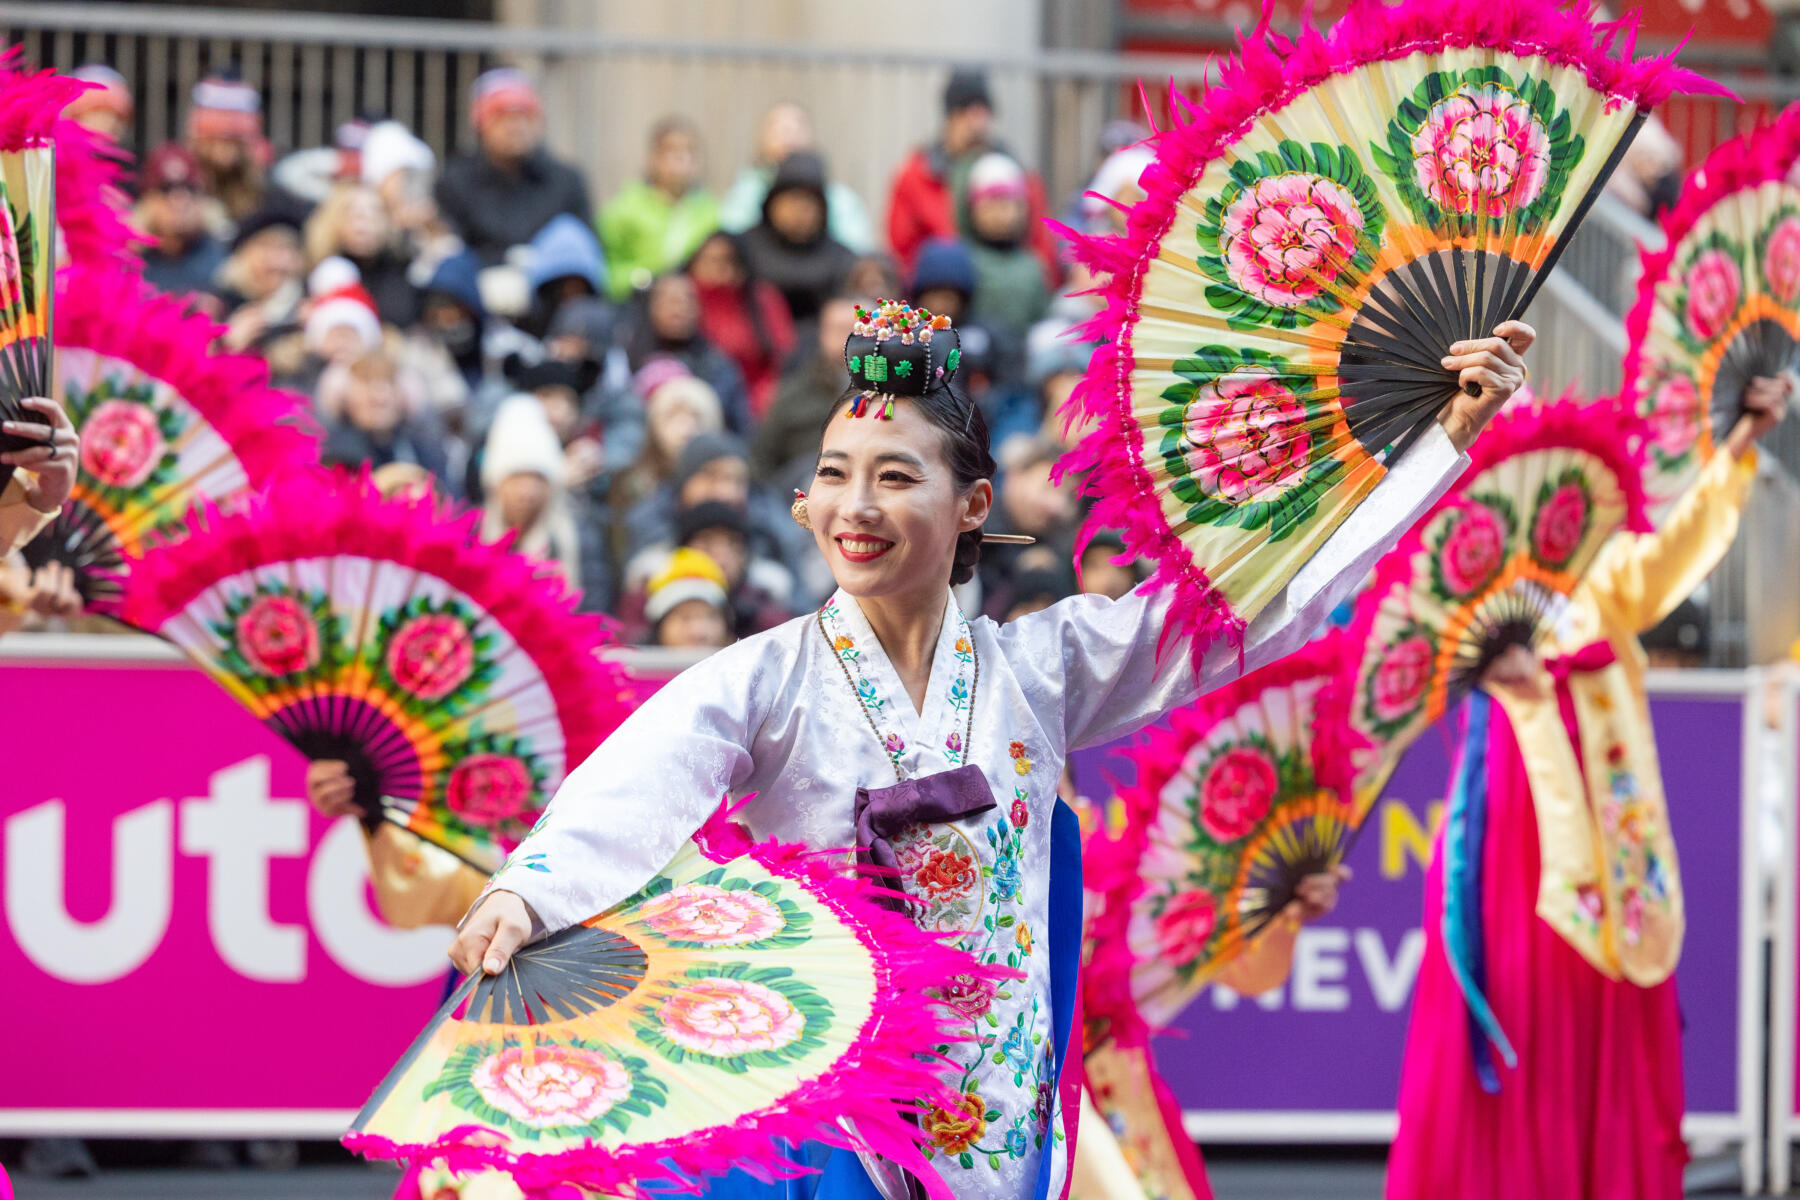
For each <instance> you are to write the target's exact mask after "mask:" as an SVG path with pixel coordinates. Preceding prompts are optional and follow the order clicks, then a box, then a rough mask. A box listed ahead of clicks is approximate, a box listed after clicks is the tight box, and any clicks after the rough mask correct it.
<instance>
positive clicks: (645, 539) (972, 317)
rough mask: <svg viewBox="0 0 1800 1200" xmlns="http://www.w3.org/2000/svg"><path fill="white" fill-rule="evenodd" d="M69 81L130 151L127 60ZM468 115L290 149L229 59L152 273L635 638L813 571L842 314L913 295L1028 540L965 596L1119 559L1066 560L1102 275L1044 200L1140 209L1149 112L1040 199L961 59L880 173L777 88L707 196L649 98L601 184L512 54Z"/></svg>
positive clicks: (683, 633)
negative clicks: (941, 321)
mask: <svg viewBox="0 0 1800 1200" xmlns="http://www.w3.org/2000/svg"><path fill="white" fill-rule="evenodd" d="M77 74H79V75H81V76H82V77H84V78H86V79H88V80H89V81H91V82H94V83H98V84H101V85H102V86H101V87H99V88H96V89H94V90H91V91H89V92H88V93H86V94H85V95H84V96H83V97H82V98H81V100H80V101H79V102H78V103H77V104H76V105H75V106H74V108H73V110H72V112H71V115H73V116H74V117H75V118H76V119H78V120H80V121H81V122H83V123H84V124H87V125H89V126H91V127H94V128H97V129H101V130H103V131H104V132H106V133H108V134H110V135H111V136H112V137H113V138H114V139H115V140H117V141H119V142H120V143H121V144H129V143H130V142H131V141H132V137H131V134H132V132H133V131H132V121H133V108H132V97H131V92H130V90H129V88H128V87H127V85H126V81H125V80H123V79H122V78H121V77H120V76H119V75H118V74H117V73H115V72H113V71H112V70H111V69H109V68H107V67H104V66H98V65H95V66H88V67H85V68H82V69H81V70H80V71H78V72H77ZM468 119H469V122H470V124H471V126H472V128H473V131H474V133H475V142H476V149H475V151H474V152H473V153H472V154H469V155H466V156H461V157H457V158H454V159H452V160H450V161H448V162H439V161H438V159H437V157H436V155H434V153H433V152H432V150H431V149H430V148H429V147H428V146H427V145H426V144H425V143H424V142H423V141H421V140H420V139H419V138H418V137H417V136H415V135H414V134H413V132H412V131H411V130H409V129H407V128H406V127H405V126H404V125H402V124H401V123H399V122H396V121H392V120H384V119H378V118H373V117H371V118H370V119H366V120H363V119H359V120H354V121H350V122H347V123H346V124H344V125H342V126H340V127H339V128H338V129H337V130H336V131H335V134H334V138H333V143H332V144H331V145H329V146H320V147H301V148H294V149H287V150H286V152H278V151H277V149H276V148H275V147H272V146H271V145H270V144H269V142H268V140H267V139H266V137H265V132H264V122H263V115H262V111H261V98H260V96H259V94H258V92H257V91H256V90H255V89H254V88H253V87H251V86H249V85H248V84H246V83H244V82H243V81H242V80H240V79H238V78H237V77H235V76H234V75H233V74H232V73H231V72H223V73H218V74H214V75H212V76H209V77H208V78H206V79H204V80H202V81H201V82H200V83H198V84H197V85H196V86H195V87H194V88H193V91H192V94H191V96H190V97H189V105H188V109H187V112H186V117H185V129H186V137H185V139H184V140H182V141H179V142H167V143H164V144H162V145H158V146H154V147H152V148H150V149H149V150H148V151H147V152H146V153H145V154H144V156H143V158H142V160H141V162H140V163H139V164H138V169H137V172H136V180H135V187H136V196H135V218H136V224H137V226H138V227H139V229H140V230H141V231H142V232H143V233H144V234H145V235H146V237H147V239H148V241H147V243H146V245H145V247H144V249H143V257H144V276H145V278H146V280H147V281H148V282H150V283H151V284H152V285H154V286H156V287H158V288H161V289H163V290H165V291H168V292H171V293H175V294H180V295H185V296H188V297H191V298H192V301H193V303H194V304H195V305H196V306H198V307H199V308H201V309H203V310H204V311H206V312H207V313H209V314H210V315H212V316H213V317H215V318H216V319H217V320H218V321H219V322H220V323H221V324H222V325H223V326H224V330H225V332H224V334H223V337H222V342H223V345H224V346H225V347H226V348H228V349H230V350H233V351H236V352H240V353H250V354H256V355H260V356H262V357H263V358H265V359H266V360H267V362H268V363H269V366H270V370H271V373H272V375H273V378H274V381H275V382H276V384H277V385H278V386H282V387H286V388H289V389H292V390H294V391H297V392H300V393H302V394H304V395H305V396H307V397H309V398H310V399H311V402H312V405H313V408H314V411H315V413H316V415H317V418H318V421H319V424H320V425H321V427H322V428H323V430H324V441H323V456H324V458H325V460H326V462H327V463H330V464H342V465H345V466H348V467H351V468H360V467H363V466H365V465H366V466H368V467H369V468H370V469H372V470H375V471H378V472H385V473H386V474H387V475H388V476H395V477H401V478H406V479H408V480H410V481H411V483H412V484H413V485H415V486H416V485H417V484H419V483H421V482H424V481H426V479H427V477H428V480H429V486H430V487H431V488H432V489H433V490H435V491H436V492H437V493H438V494H439V495H440V496H442V497H444V498H445V499H447V500H454V501H457V502H460V503H464V504H467V505H470V506H474V507H477V508H479V509H480V510H481V512H482V514H483V522H484V527H485V529H486V532H487V533H488V534H489V535H490V536H500V535H503V534H511V535H513V536H514V537H515V538H516V544H517V546H518V547H519V548H520V549H521V550H523V551H524V552H526V553H529V554H532V555H535V556H537V557H539V558H541V559H543V560H544V561H545V562H546V563H548V564H550V565H552V566H553V567H554V568H555V569H556V570H558V571H560V572H562V573H563V574H564V575H565V576H566V577H567V579H568V581H569V583H570V584H571V585H573V586H575V587H577V588H579V589H580V591H581V593H582V595H583V598H584V599H583V603H584V605H585V606H586V607H587V608H589V609H594V610H602V611H605V612H608V613H611V614H613V615H614V616H615V617H617V618H618V620H619V622H620V623H621V625H622V627H623V630H624V636H626V637H627V638H629V639H632V640H635V641H638V642H642V643H645V644H654V645H664V646H674V647H699V648H705V647H716V646H720V645H724V644H728V643H729V642H731V641H732V640H734V639H736V638H738V637H741V636H745V635H747V634H751V633H755V632H758V631H760V630H763V629H766V628H769V627H770V626H772V625H775V624H778V623H780V622H781V621H783V620H786V619H788V618H789V617H791V616H794V615H797V614H798V613H801V612H803V611H807V610H809V609H811V608H813V607H815V606H816V605H818V604H819V603H820V602H821V601H822V600H823V598H824V597H825V595H827V594H828V592H829V590H830V586H831V581H830V576H829V574H828V573H827V572H826V571H825V569H824V564H823V561H822V559H821V558H820V556H819V555H818V554H817V552H816V551H815V550H814V549H813V547H812V545H811V535H810V534H808V533H807V532H805V531H804V530H802V529H800V528H799V527H798V526H796V525H795V524H794V523H793V521H792V519H791V518H790V516H789V513H788V509H789V506H790V503H791V501H792V498H793V491H794V489H795V488H806V487H807V486H809V485H808V480H809V478H810V476H811V474H812V469H813V454H814V452H815V450H816V447H817V445H818V436H819V429H820V425H821V422H822V420H823V418H824V414H825V413H826V412H827V410H828V409H829V407H830V405H831V402H832V401H833V400H834V399H835V398H836V397H837V395H838V394H839V393H840V392H842V390H843V389H844V387H845V385H846V384H847V382H848V378H847V374H846V371H845V368H844V364H843V360H842V347H843V344H844V340H845V338H846V336H847V335H848V334H849V332H850V326H851V323H852V319H853V312H854V308H855V306H856V305H857V304H868V303H870V302H872V301H874V300H876V299H878V298H895V299H906V300H910V301H912V302H913V303H915V304H920V305H924V306H926V307H928V308H930V309H931V310H932V311H933V312H937V313H943V314H945V315H948V316H949V317H951V318H952V319H953V320H954V321H955V322H956V324H957V326H958V327H959V329H960V330H961V333H962V347H963V353H964V358H963V362H964V367H963V371H962V373H961V375H960V376H959V379H960V380H961V381H964V382H965V384H966V386H967V388H968V389H969V391H970V392H971V394H972V395H973V396H974V398H975V399H976V400H977V401H978V403H979V404H980V405H981V406H982V408H983V410H984V413H985V415H986V416H987V418H988V422H989V425H990V427H991V428H992V430H993V433H994V439H995V445H994V447H993V449H994V452H995V456H996V459H997V460H998V461H999V463H1000V464H1001V467H1002V475H1001V477H1000V478H999V479H997V480H996V481H995V487H996V492H997V497H998V502H997V506H996V517H997V519H996V520H995V521H994V522H992V525H993V526H994V527H995V529H996V531H1003V532H1009V533H1024V534H1030V535H1032V536H1033V537H1035V538H1037V540H1038V541H1037V545H1035V546H1033V547H1031V548H1029V549H1027V550H1024V551H1021V552H1008V553H1006V554H1004V555H1001V554H991V555H988V556H986V558H985V560H984V562H983V569H982V573H981V575H980V576H979V577H978V578H977V579H976V580H975V581H974V582H973V583H972V584H971V585H968V586H969V587H970V589H971V593H972V594H965V595H963V596H961V597H960V599H961V600H962V601H963V603H964V606H965V609H966V610H969V611H975V610H980V611H984V612H986V613H988V614H990V615H992V616H994V617H995V618H996V619H1005V618H1008V617H1010V616H1013V615H1016V614H1018V613H1020V612H1026V611H1032V610H1034V609H1037V608H1042V607H1044V606H1046V605H1048V604H1050V603H1053V602H1054V601H1056V600H1058V599H1060V598H1062V597H1063V596H1065V595H1068V594H1070V593H1072V592H1074V591H1076V590H1078V589H1081V588H1085V589H1087V590H1091V591H1104V592H1108V593H1111V594H1115V595H1117V594H1122V593H1123V592H1124V591H1125V590H1126V589H1128V588H1129V587H1130V586H1132V584H1133V583H1134V582H1135V576H1134V575H1133V574H1132V572H1131V571H1130V570H1128V569H1126V568H1123V567H1120V566H1118V565H1115V564H1113V563H1112V562H1111V561H1110V560H1111V558H1112V557H1113V556H1114V555H1115V554H1117V553H1118V552H1119V549H1120V546H1119V543H1118V542H1117V541H1109V540H1108V539H1106V538H1104V537H1102V538H1101V539H1099V540H1098V541H1096V542H1095V543H1094V544H1093V545H1092V546H1091V547H1089V548H1088V550H1087V552H1086V553H1085V554H1084V561H1083V562H1082V563H1081V564H1080V566H1081V568H1082V569H1081V570H1080V572H1079V575H1078V572H1077V571H1075V570H1072V569H1071V567H1070V564H1071V561H1072V557H1073V552H1074V545H1075V531H1076V528H1077V526H1078V525H1079V523H1080V519H1081V516H1082V501H1081V500H1080V498H1079V497H1078V496H1077V495H1076V494H1075V490H1074V488H1073V485H1072V484H1061V483H1058V482H1057V481H1056V480H1055V479H1054V477H1053V472H1052V469H1053V466H1054V464H1055V462H1056V460H1057V458H1058V457H1059V456H1060V455H1061V453H1062V452H1063V450H1064V449H1065V448H1066V445H1067V444H1068V441H1069V440H1070V439H1071V438H1073V437H1074V436H1076V434H1077V433H1078V432H1079V431H1073V432H1071V431H1066V430H1065V429H1064V428H1063V424H1062V421H1061V419H1060V416H1059V413H1058V410H1059V408H1060V406H1061V405H1062V402H1063V401H1064V400H1066V399H1067V398H1068V396H1069V394H1070V392H1071V391H1072V390H1073V388H1074V386H1075V383H1076V381H1077V380H1078V379H1079V378H1080V377H1081V374H1082V372H1083V371H1084V370H1085V369H1086V367H1087V362H1088V357H1089V354H1090V353H1091V348H1092V347H1091V344H1090V343H1089V342H1087V341H1084V340H1083V336H1084V335H1083V333H1082V331H1081V328H1080V327H1081V326H1082V325H1083V323H1084V322H1085V321H1087V320H1088V319H1089V318H1091V317H1092V316H1093V315H1094V314H1095V313H1096V312H1097V311H1098V309H1099V306H1100V300H1099V298H1098V297H1096V296H1092V295H1085V294H1083V293H1084V292H1086V291H1087V290H1088V289H1089V287H1090V286H1091V282H1092V281H1091V279H1089V278H1088V277H1087V275H1086V273H1085V271H1084V270H1083V268H1081V267H1080V266H1078V265H1076V264H1074V263H1072V262H1071V261H1070V260H1069V258H1068V256H1067V255H1066V253H1064V252H1063V251H1062V249H1061V248H1060V247H1059V245H1058V244H1057V243H1056V242H1055V241H1054V240H1053V237H1052V234H1051V232H1050V229H1049V227H1048V226H1047V225H1046V224H1045V222H1044V218H1045V217H1046V215H1053V216H1057V217H1059V218H1061V219H1062V220H1063V221H1065V222H1066V223H1068V224H1071V225H1074V226H1077V227H1081V228H1084V229H1100V230H1104V229H1107V228H1122V222H1123V216H1122V211H1121V209H1120V208H1119V207H1118V205H1123V204H1129V203H1131V202H1132V201H1134V200H1135V199H1137V198H1138V196H1139V195H1140V194H1141V193H1139V192H1138V191H1137V177H1138V175H1139V173H1140V172H1141V170H1142V168H1143V166H1144V165H1145V164H1146V163H1147V162H1148V161H1149V151H1148V150H1147V149H1145V148H1144V147H1142V146H1139V145H1137V144H1136V143H1138V142H1139V141H1140V140H1141V139H1142V138H1143V137H1144V135H1145V131H1144V130H1142V129H1141V128H1139V127H1137V126H1135V125H1132V124H1130V123H1118V124H1115V125H1113V126H1109V127H1108V128H1107V130H1106V132H1105V135H1104V137H1103V139H1102V144H1101V145H1099V146H1097V147H1096V158H1095V161H1096V172H1095V176H1094V179H1093V182H1092V184H1091V189H1092V191H1094V192H1097V193H1098V194H1099V195H1101V196H1105V197H1108V198H1110V199H1112V200H1113V201H1115V202H1116V203H1115V204H1107V203H1104V202H1102V201H1100V200H1098V199H1096V198H1095V197H1094V196H1092V195H1083V196H1078V197H1074V198H1072V199H1071V200H1070V201H1069V202H1068V203H1067V204H1065V205H1064V206H1062V207H1061V208H1060V209H1059V210H1057V211H1055V212H1052V211H1051V210H1050V208H1049V202H1048V201H1047V199H1046V196H1045V190H1044V187H1043V184H1042V182H1041V181H1040V180H1039V178H1038V177H1037V176H1036V175H1035V174H1034V173H1033V172H1032V171H1030V170H1029V169H1027V168H1026V167H1025V166H1024V165H1022V163H1021V162H1020V160H1019V159H1017V158H1015V157H1014V156H1013V155H1012V154H1011V153H1009V151H1008V149H1007V147H1006V145H1005V142H1004V141H1003V139H1002V137H1001V123H1000V121H999V120H998V114H996V111H995V105H994V102H993V98H992V94H991V92H990V90H989V87H988V83H987V80H986V78H985V77H984V76H983V75H981V74H980V73H976V72H958V73H956V74H954V75H953V76H952V77H951V79H950V80H949V83H948V85H947V86H946V88H945V90H944V93H943V109H942V123H941V125H940V127H939V129H938V131H937V135H936V137H935V138H934V139H933V140H932V141H931V142H930V143H929V144H928V145H923V146H920V147H918V148H917V149H916V150H915V151H913V152H912V153H911V154H909V155H908V156H907V157H906V158H905V159H904V161H902V162H900V163H898V164H896V167H895V169H894V172H893V176H892V184H891V187H890V190H889V193H888V195H886V196H885V197H879V198H867V197H863V196H860V195H858V194H857V193H856V192H855V191H854V190H853V189H851V188H850V187H848V186H846V185H845V184H844V183H843V182H841V181H838V180H834V179H833V178H832V176H831V170H830V165H829V162H828V159H827V157H826V155H825V154H824V153H823V152H822V150H821V148H820V146H819V145H818V144H817V142H816V140H815V138H814V135H813V128H812V123H811V119H810V117H809V115H808V113H807V111H806V109H805V108H804V107H803V106H801V105H799V104H796V103H791V102H789V103H781V104H777V105H776V106H774V107H773V108H771V109H770V110H769V111H768V112H767V113H765V114H763V116H762V119H761V121H760V124H759V126H758V133H757V137H756V143H755V145H754V147H751V148H749V151H750V152H749V155H748V160H747V161H745V162H744V163H743V165H742V166H741V168H740V169H738V170H737V171H735V172H734V173H732V174H733V180H732V183H731V185H730V187H729V188H728V189H727V190H726V191H725V192H724V193H723V194H722V195H716V194H714V193H713V192H711V191H709V190H708V189H707V188H706V187H705V186H704V184H703V175H704V171H703V162H704V156H705V155H706V154H707V153H708V150H709V147H707V146H706V145H705V144H704V143H703V140H702V137H701V133H700V130H699V129H698V128H696V127H695V126H694V124H693V123H691V122H689V121H688V120H686V119H684V118H681V117H669V118H667V119H664V120H662V121H659V122H657V123H656V125H655V126H654V128H653V129H652V130H651V132H650V135H649V138H648V141H647V143H646V144H645V146H644V148H643V149H644V156H643V168H642V173H641V175H639V176H638V177H637V178H635V179H633V180H631V181H630V182H628V183H627V184H625V185H624V186H623V187H622V188H620V189H619V191H618V192H617V193H616V194H615V195H612V196H603V197H596V196H594V195H593V194H592V192H591V189H590V188H589V185H588V180H587V179H586V178H585V177H584V175H583V172H582V171H581V170H580V169H578V168H577V167H576V166H574V165H572V164H570V163H567V162H563V161H561V160H559V159H558V158H557V157H556V156H555V155H554V154H552V153H551V152H550V150H549V149H548V148H547V147H546V146H545V143H544V104H543V99H542V97H541V96H540V95H539V93H538V91H537V90H536V88H535V87H534V85H533V82H532V80H531V79H530V77H528V76H527V75H526V74H524V73H523V72H520V71H517V70H513V69H509V68H500V69H495V70H491V71H488V72H487V73H485V74H483V75H481V76H480V77H479V78H478V79H477V80H476V81H475V84H474V86H473V88H472V91H471V95H470V97H469V111H468ZM1078 578H1079V582H1078Z"/></svg>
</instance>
